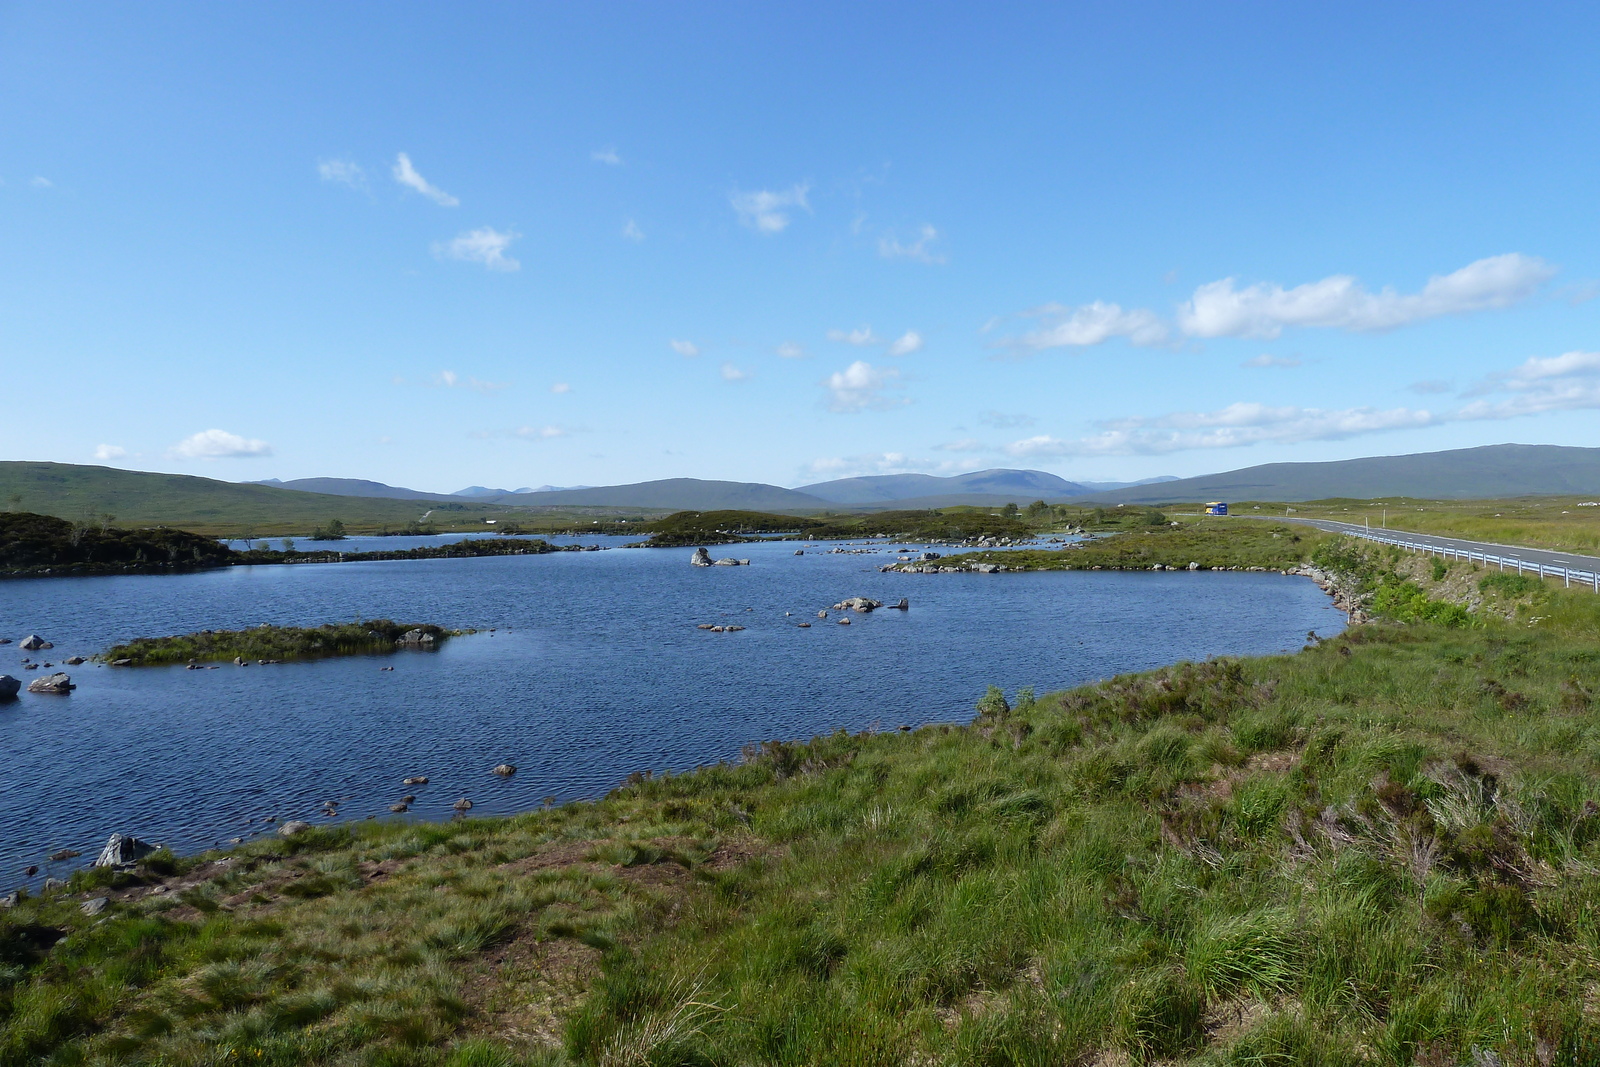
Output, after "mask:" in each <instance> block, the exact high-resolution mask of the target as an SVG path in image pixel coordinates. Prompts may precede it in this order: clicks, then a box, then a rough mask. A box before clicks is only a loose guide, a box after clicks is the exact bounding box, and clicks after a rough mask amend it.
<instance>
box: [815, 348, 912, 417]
mask: <svg viewBox="0 0 1600 1067" xmlns="http://www.w3.org/2000/svg"><path fill="white" fill-rule="evenodd" d="M899 377H900V372H899V370H897V369H895V368H894V367H874V366H873V365H872V364H870V363H868V362H866V361H865V360H860V359H858V360H856V361H855V362H854V363H852V364H850V366H848V367H846V368H845V369H844V370H842V371H836V372H835V373H833V374H830V375H829V376H828V377H827V379H826V380H825V381H824V382H823V383H822V384H823V386H824V387H825V388H826V389H827V390H828V409H829V410H830V411H838V412H844V413H851V412H857V411H866V410H868V409H873V410H882V409H884V408H890V407H895V406H897V405H898V404H903V403H907V401H906V400H905V399H904V398H903V397H902V398H898V399H896V398H892V397H890V396H888V395H886V391H887V390H889V389H892V388H894V387H895V386H896V385H897V384H898V381H897V380H898V379H899Z"/></svg>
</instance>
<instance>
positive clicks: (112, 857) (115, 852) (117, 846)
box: [94, 834, 160, 867]
mask: <svg viewBox="0 0 1600 1067" xmlns="http://www.w3.org/2000/svg"><path fill="white" fill-rule="evenodd" d="M159 847H160V846H158V845H152V844H150V843H149V842H148V841H141V840H139V839H138V838H137V837H130V836H128V835H127V834H112V835H111V836H110V837H109V838H108V839H107V840H106V847H105V848H103V849H101V850H100V855H99V856H97V857H96V858H95V861H94V866H96V867H132V866H133V865H134V864H135V863H138V862H139V861H140V860H142V859H144V858H145V857H146V856H148V855H150V853H152V852H155V851H156V850H157V849H158V848H159Z"/></svg>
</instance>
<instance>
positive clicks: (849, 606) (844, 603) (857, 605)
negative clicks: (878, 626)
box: [833, 596, 883, 612]
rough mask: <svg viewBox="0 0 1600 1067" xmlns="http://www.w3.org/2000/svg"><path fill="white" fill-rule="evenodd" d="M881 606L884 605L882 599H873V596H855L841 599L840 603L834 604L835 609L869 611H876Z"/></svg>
mask: <svg viewBox="0 0 1600 1067" xmlns="http://www.w3.org/2000/svg"><path fill="white" fill-rule="evenodd" d="M881 607H883V601H881V600H873V599H872V598H871V597H864V596H853V597H847V598H846V599H844V600H841V601H839V603H837V604H835V605H834V606H833V610H834V611H847V610H848V611H860V612H868V611H874V610H876V609H878V608H881Z"/></svg>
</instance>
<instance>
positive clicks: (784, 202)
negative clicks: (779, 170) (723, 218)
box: [728, 184, 811, 234]
mask: <svg viewBox="0 0 1600 1067" xmlns="http://www.w3.org/2000/svg"><path fill="white" fill-rule="evenodd" d="M810 191H811V186H809V185H804V184H801V185H795V186H792V187H790V188H788V189H777V190H774V189H758V190H756V191H754V192H741V191H739V190H737V189H736V190H734V191H733V192H732V193H731V194H730V195H729V197H728V203H729V204H731V205H732V206H733V210H734V212H735V213H736V214H737V215H738V216H739V221H740V222H741V223H742V224H743V225H745V226H748V227H750V228H751V229H752V230H755V231H756V232H757V233H763V234H776V233H782V232H783V231H784V230H785V229H787V228H788V226H789V216H790V214H791V213H792V212H793V210H794V209H795V208H802V209H804V210H806V211H810V210H811V205H810V204H809V203H807V202H806V194H807V193H809V192H810Z"/></svg>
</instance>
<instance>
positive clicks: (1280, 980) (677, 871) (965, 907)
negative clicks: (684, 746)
mask: <svg viewBox="0 0 1600 1067" xmlns="http://www.w3.org/2000/svg"><path fill="white" fill-rule="evenodd" d="M1246 527H1247V524H1242V523H1241V524H1237V525H1235V526H1232V527H1224V530H1225V531H1238V533H1237V536H1253V535H1250V534H1249V533H1248V532H1247V529H1246ZM1221 536H1227V534H1223V535H1221ZM1268 540H1273V539H1271V538H1268ZM1279 541H1287V538H1279V539H1276V540H1275V541H1274V544H1275V545H1276V544H1277V542H1279ZM1289 543H1290V544H1291V545H1292V544H1294V543H1293V542H1289ZM1297 547H1298V548H1300V549H1302V550H1306V551H1307V552H1308V553H1309V552H1310V551H1316V552H1317V553H1318V555H1319V557H1320V559H1321V561H1322V564H1323V565H1326V566H1329V567H1337V568H1339V569H1340V581H1341V582H1342V583H1344V584H1345V585H1346V586H1347V587H1349V588H1352V589H1357V590H1360V591H1361V592H1360V594H1359V595H1360V596H1362V597H1364V598H1366V599H1367V601H1368V603H1369V606H1371V607H1372V608H1373V610H1374V611H1376V610H1377V608H1376V603H1375V602H1376V599H1377V593H1378V592H1380V591H1381V590H1383V589H1394V588H1398V587H1401V586H1404V585H1406V584H1407V583H1410V584H1411V585H1412V586H1413V587H1414V588H1415V590H1416V593H1415V596H1412V595H1411V594H1409V593H1408V594H1407V596H1406V597H1403V598H1398V599H1397V600H1396V601H1395V603H1397V604H1399V603H1401V602H1402V601H1407V600H1409V601H1412V602H1415V601H1417V600H1418V599H1420V601H1421V602H1422V603H1428V602H1439V601H1444V600H1447V599H1451V598H1455V599H1456V600H1465V599H1468V598H1467V597H1466V596H1465V593H1467V592H1472V593H1474V594H1475V595H1476V596H1477V597H1478V598H1479V599H1478V600H1477V606H1476V608H1475V609H1474V610H1472V611H1470V612H1468V614H1469V615H1470V618H1468V619H1466V620H1464V621H1463V620H1461V619H1458V618H1447V617H1443V616H1438V617H1436V616H1434V615H1432V614H1430V613H1429V612H1428V611H1427V610H1422V611H1418V612H1414V613H1411V614H1410V615H1409V616H1408V617H1409V618H1410V621H1403V622H1402V621H1394V620H1380V621H1377V622H1374V623H1371V624H1367V625H1362V626H1358V627H1353V628H1351V629H1349V630H1347V631H1346V632H1344V633H1343V634H1340V635H1338V636H1336V637H1332V638H1329V639H1321V638H1319V637H1316V636H1315V635H1312V636H1309V637H1308V643H1307V646H1306V647H1305V649H1304V650H1302V651H1301V652H1299V653H1296V654H1293V655H1285V656H1274V657H1264V658H1257V659H1244V660H1237V659H1219V660H1214V661H1209V662H1204V663H1180V664H1175V665H1173V666H1171V667H1168V668H1164V669H1161V670H1156V671H1150V672H1145V673H1141V674H1135V675H1126V676H1121V677H1118V678H1113V679H1110V680H1108V681H1105V682H1102V683H1099V684H1095V685H1089V686H1084V687H1081V688H1078V689H1074V690H1071V691H1068V692H1064V693H1056V694H1050V695H1047V696H1042V697H1038V696H1035V694H1033V693H1032V692H1031V691H1028V690H1024V691H1022V692H1020V693H1017V694H1015V695H1013V696H1007V695H1005V694H1002V693H1000V692H999V691H998V690H993V689H991V690H990V691H989V693H987V694H986V695H984V696H983V697H982V699H981V700H980V701H979V702H978V705H977V716H976V718H975V719H974V720H973V721H972V722H971V723H970V724H965V725H954V724H950V725H941V724H934V725H927V726H923V727H921V728H918V729H914V730H909V731H905V732H891V733H887V734H885V733H872V732H868V733H863V734H855V735H851V734H844V733H839V734H834V735H830V736H825V737H818V738H815V739H813V740H811V741H809V742H795V743H791V742H776V741H775V742H772V743H769V744H766V745H762V746H759V747H756V748H753V749H751V750H749V751H748V753H747V758H746V759H745V760H744V761H743V762H741V763H738V764H721V765H717V766H714V767H706V768H702V769H700V770H698V771H695V772H693V773H687V774H681V775H671V776H659V777H652V776H650V775H648V774H644V773H641V774H638V775H635V776H633V778H632V779H630V781H629V782H628V783H625V784H623V785H622V786H620V787H619V788H618V789H617V790H615V791H614V792H612V793H611V794H609V795H608V796H607V797H605V798H604V799H602V800H599V801H597V802H594V803H573V804H567V805H563V806H560V807H555V808H549V809H543V810H538V811H531V812H528V813H526V814H522V815H518V816H515V817H510V818H503V819H462V820H459V821H455V822H450V823H411V822H404V821H394V822H387V823H376V822H374V823H364V824H355V825H343V826H334V825H330V826H323V827H318V828H314V829H306V830H303V831H301V832H300V833H297V834H295V835H294V836H292V837H288V838H285V839H274V840H270V841H257V842H254V843H250V844H246V845H243V846H241V847H239V848H236V849H234V850H232V851H231V852H228V853H226V854H223V853H210V854H207V855H205V856H200V857H192V858H181V857H175V856H172V855H171V854H168V853H158V854H157V855H156V856H154V857H151V858H150V859H148V860H146V861H145V862H144V864H143V866H142V867H139V868H136V869H133V870H129V871H123V872H112V871H110V870H105V869H100V870H96V871H93V872H84V873H80V874H78V875H75V876H74V878H73V881H72V884H71V885H70V886H69V887H68V888H67V889H65V890H61V891H56V892H52V893H48V894H44V895H39V896H29V897H24V898H23V899H21V900H20V901H18V902H17V903H16V904H15V906H14V907H11V908H9V909H7V910H4V911H0V1064H4V1065H6V1067H11V1065H21V1064H35V1063H41V1062H50V1063H81V1064H151V1065H155V1064H162V1065H200V1064H206V1065H211V1064H231V1063H258V1064H264V1065H265V1064H270V1065H290V1064H295V1065H298V1064H308V1063H327V1064H335V1063H338V1064H344V1063H363V1064H385V1065H396V1067H399V1065H419V1067H421V1065H439V1067H508V1065H514V1064H542V1065H550V1067H553V1065H558V1064H593V1065H607V1067H612V1065H623V1064H639V1065H644V1064H701V1065H721V1064H728V1065H732V1064H746V1063H774V1064H810V1063H828V1064H886V1065H887V1064H905V1063H918V1064H923V1063H926V1064H935V1063H938V1064H959V1065H974V1067H976V1065H991V1064H1046V1063H1079V1064H1100V1065H1109V1064H1154V1063H1165V1064H1179V1063H1182V1064H1241V1065H1242V1064H1252V1065H1258V1064H1309V1065H1321V1067H1344V1065H1351V1067H1354V1065H1357V1064H1386V1065H1394V1067H1402V1065H1403V1067H1414V1065H1418V1064H1420V1065H1424V1067H1446V1065H1450V1067H1453V1065H1456V1064H1465V1063H1479V1064H1484V1063H1500V1064H1507V1065H1511V1064H1516V1065H1529V1067H1532V1065H1535V1064H1537V1065H1541V1067H1547V1065H1552V1064H1555V1065H1562V1067H1578V1065H1583V1064H1591V1063H1594V1062H1597V1060H1600V922H1597V920H1596V916H1597V915H1600V878H1597V877H1596V872H1597V870H1600V773H1597V772H1600V719H1597V714H1600V702H1597V694H1600V644H1597V642H1600V597H1596V596H1594V595H1593V594H1592V593H1586V592H1585V593H1580V592H1577V591H1566V590H1562V589H1559V588H1553V587H1551V586H1549V585H1547V584H1542V583H1537V582H1532V581H1531V580H1530V581H1529V582H1523V583H1511V582H1508V581H1503V580H1501V579H1500V578H1499V577H1498V575H1497V574H1492V573H1489V572H1482V571H1478V570H1476V569H1475V568H1473V567H1472V566H1471V565H1469V564H1461V563H1449V564H1446V565H1445V567H1444V573H1443V574H1439V573H1437V569H1436V568H1435V567H1434V566H1433V564H1434V563H1435V562H1436V561H1432V560H1427V559H1425V558H1423V557H1416V556H1406V555H1403V554H1401V553H1399V552H1397V551H1394V550H1389V549H1385V548H1381V547H1378V546H1369V545H1363V544H1358V543H1354V542H1349V541H1342V540H1327V541H1321V540H1319V541H1317V542H1315V544H1312V543H1309V540H1303V541H1302V542H1301V543H1300V544H1299V545H1298V546H1297ZM1240 551H1241V553H1244V552H1245V551H1246V550H1245V549H1241V550H1240ZM1249 551H1254V550H1253V549H1251V550H1249ZM1186 562H1187V561H1186ZM1205 562H1215V561H1205ZM1301 562H1305V559H1304V558H1302V560H1301ZM1491 608H1492V610H1491ZM157 887H159V888H161V889H162V890H163V891H162V892H160V893H156V892H154V891H153V890H155V889H156V888H157ZM101 898H105V899H106V900H107V901H108V903H107V904H106V905H104V910H103V911H100V912H99V913H98V914H97V915H94V916H89V915H86V914H84V910H83V906H84V904H85V903H86V901H88V902H92V901H95V900H99V899H101ZM92 907H100V905H92Z"/></svg>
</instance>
